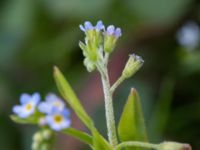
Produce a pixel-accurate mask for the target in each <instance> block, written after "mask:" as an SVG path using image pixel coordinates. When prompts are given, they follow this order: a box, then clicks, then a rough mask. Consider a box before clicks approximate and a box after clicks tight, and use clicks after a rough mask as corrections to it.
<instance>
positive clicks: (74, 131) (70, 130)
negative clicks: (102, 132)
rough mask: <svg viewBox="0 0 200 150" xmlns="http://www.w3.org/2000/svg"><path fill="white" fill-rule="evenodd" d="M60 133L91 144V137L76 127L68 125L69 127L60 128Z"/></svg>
mask: <svg viewBox="0 0 200 150" xmlns="http://www.w3.org/2000/svg"><path fill="white" fill-rule="evenodd" d="M62 133H64V134H67V135H70V136H73V137H74V138H76V139H78V140H80V141H82V142H84V143H86V144H88V145H92V137H91V136H90V135H89V134H87V133H85V132H82V131H79V130H77V129H74V128H71V127H70V128H67V129H64V130H62Z"/></svg>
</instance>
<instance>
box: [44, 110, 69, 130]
mask: <svg viewBox="0 0 200 150" xmlns="http://www.w3.org/2000/svg"><path fill="white" fill-rule="evenodd" d="M69 115H70V112H69V110H68V109H66V108H65V109H64V110H63V111H58V110H57V109H54V110H53V111H52V112H51V113H50V114H48V115H47V116H46V117H45V120H46V123H47V124H48V125H49V127H50V128H51V129H52V130H55V131H60V130H63V129H66V128H68V127H69V126H70V124H71V120H70V119H69Z"/></svg>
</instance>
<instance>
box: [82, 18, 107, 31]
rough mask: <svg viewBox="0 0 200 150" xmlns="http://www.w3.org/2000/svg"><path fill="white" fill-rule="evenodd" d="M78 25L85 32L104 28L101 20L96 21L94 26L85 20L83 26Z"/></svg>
mask: <svg viewBox="0 0 200 150" xmlns="http://www.w3.org/2000/svg"><path fill="white" fill-rule="evenodd" d="M79 27H80V29H81V30H82V31H83V32H87V31H89V30H96V31H100V30H102V29H104V28H105V27H104V25H103V22H102V21H101V20H100V21H98V22H97V24H96V26H93V25H92V23H91V22H89V21H86V22H85V23H84V26H83V25H80V26H79Z"/></svg>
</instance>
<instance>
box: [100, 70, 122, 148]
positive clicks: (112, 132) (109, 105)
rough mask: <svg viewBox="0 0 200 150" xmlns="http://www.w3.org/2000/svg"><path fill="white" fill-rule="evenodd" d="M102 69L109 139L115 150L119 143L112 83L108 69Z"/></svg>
mask: <svg viewBox="0 0 200 150" xmlns="http://www.w3.org/2000/svg"><path fill="white" fill-rule="evenodd" d="M101 69H102V70H103V71H100V73H101V79H102V84H103V92H104V99H105V111H106V123H107V130H108V131H107V132H108V139H109V142H110V144H111V145H112V146H113V147H114V148H115V147H116V145H117V143H118V142H117V135H116V128H115V118H114V110H113V102H112V93H111V92H110V82H109V77H108V71H107V67H103V68H101Z"/></svg>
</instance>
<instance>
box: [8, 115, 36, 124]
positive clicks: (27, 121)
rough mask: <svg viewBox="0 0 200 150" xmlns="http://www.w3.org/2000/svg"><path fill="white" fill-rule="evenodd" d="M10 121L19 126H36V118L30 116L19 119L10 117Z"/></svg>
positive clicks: (15, 116)
mask: <svg viewBox="0 0 200 150" xmlns="http://www.w3.org/2000/svg"><path fill="white" fill-rule="evenodd" d="M10 118H11V119H12V121H14V122H16V123H21V124H38V118H36V117H35V116H30V117H28V118H20V117H18V116H17V115H10Z"/></svg>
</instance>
